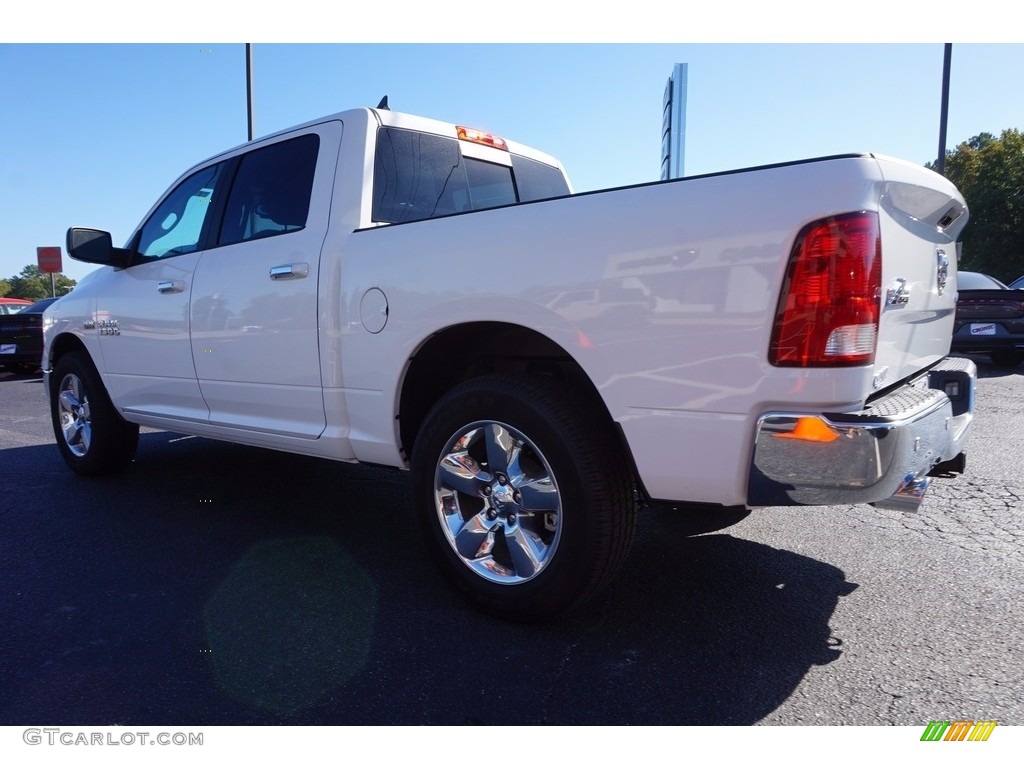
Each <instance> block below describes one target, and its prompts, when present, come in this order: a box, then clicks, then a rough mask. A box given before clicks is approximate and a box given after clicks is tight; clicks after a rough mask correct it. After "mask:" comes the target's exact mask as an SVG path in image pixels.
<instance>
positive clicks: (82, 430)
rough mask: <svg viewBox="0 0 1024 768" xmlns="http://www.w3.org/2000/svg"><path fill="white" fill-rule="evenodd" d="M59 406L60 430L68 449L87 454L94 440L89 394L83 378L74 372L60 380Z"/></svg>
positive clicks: (77, 454)
mask: <svg viewBox="0 0 1024 768" xmlns="http://www.w3.org/2000/svg"><path fill="white" fill-rule="evenodd" d="M57 408H58V418H59V420H60V431H61V434H62V435H63V437H64V443H65V444H66V445H67V447H68V450H69V451H71V452H72V453H73V454H74V455H75V456H79V457H81V456H85V455H86V454H87V453H88V452H89V445H90V443H91V442H92V417H91V415H90V413H89V396H88V394H87V393H86V391H85V387H83V386H82V380H81V379H80V378H78V376H76V375H75V374H73V373H69V374H67V375H66V376H65V377H64V378H63V379H62V380H61V382H60V388H59V390H58V395H57Z"/></svg>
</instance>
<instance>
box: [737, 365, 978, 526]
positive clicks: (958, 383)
mask: <svg viewBox="0 0 1024 768" xmlns="http://www.w3.org/2000/svg"><path fill="white" fill-rule="evenodd" d="M976 381H977V369H976V367H975V365H974V363H973V362H972V361H970V360H967V359H964V358H955V357H947V358H945V359H944V360H942V361H941V362H940V363H939V364H938V365H936V366H935V367H934V368H932V369H930V370H929V371H927V372H926V373H924V374H922V375H921V376H920V377H918V378H917V379H915V380H913V381H911V382H909V383H908V384H905V385H904V386H902V387H900V388H898V389H896V390H894V391H892V392H889V393H887V394H886V395H884V396H883V397H881V398H879V399H878V400H875V401H873V402H872V403H871V404H870V405H869V406H868V407H866V408H865V409H864V410H862V411H858V412H855V413H791V412H789V413H786V412H772V413H765V414H763V415H762V416H761V418H760V419H758V422H757V433H756V436H755V442H754V454H753V459H752V462H751V469H750V477H749V482H748V487H747V503H748V504H749V505H751V506H785V505H794V504H812V505H827V504H861V503H874V504H877V505H878V506H887V507H897V508H907V507H916V506H917V505H918V504H920V500H921V498H922V497H923V495H924V491H925V489H926V488H927V484H928V481H927V476H928V475H929V473H930V472H932V470H933V469H934V468H935V467H936V465H938V464H942V463H943V462H951V460H954V459H957V457H959V455H960V454H961V453H962V451H963V446H964V443H965V442H966V440H967V436H968V433H969V432H970V426H971V420H972V418H973V414H974V390H975V383H976ZM954 465H956V463H955V462H953V463H952V464H945V467H946V468H947V469H948V467H950V466H954Z"/></svg>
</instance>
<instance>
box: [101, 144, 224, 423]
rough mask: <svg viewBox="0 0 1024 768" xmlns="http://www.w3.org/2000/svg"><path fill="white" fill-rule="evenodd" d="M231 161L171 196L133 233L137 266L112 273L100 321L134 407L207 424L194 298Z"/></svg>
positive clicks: (106, 355)
mask: <svg viewBox="0 0 1024 768" xmlns="http://www.w3.org/2000/svg"><path fill="white" fill-rule="evenodd" d="M226 176H227V164H226V163H216V164H214V165H211V166H207V167H206V168H203V169H202V170H199V171H196V172H195V173H193V174H190V175H189V176H188V177H186V178H185V179H184V180H183V181H182V182H181V183H179V184H177V185H176V186H175V187H174V188H173V189H172V190H171V191H170V192H168V193H167V195H165V197H164V198H163V200H161V201H160V203H159V205H158V206H157V207H156V208H155V209H154V210H153V213H151V214H150V216H149V218H147V219H146V221H145V223H143V225H142V227H141V229H140V230H139V231H138V232H137V233H136V235H135V237H134V238H133V245H134V246H135V248H136V250H137V256H136V260H135V263H134V264H133V265H132V266H131V267H128V268H127V269H122V270H119V271H115V272H113V273H111V274H110V275H108V283H107V288H106V290H105V291H104V292H103V294H102V295H101V296H100V297H99V298H98V299H97V304H96V313H95V315H94V317H93V322H94V323H95V325H96V332H97V333H98V334H99V337H100V351H101V354H102V357H103V360H102V368H103V370H104V371H105V372H106V378H107V383H108V386H109V387H110V390H111V394H112V395H113V397H114V400H115V401H116V402H117V403H118V404H119V405H122V406H123V407H124V408H125V409H126V410H127V411H129V412H133V413H139V414H145V415H149V416H160V417H168V418H174V419H185V420H189V421H202V422H205V421H206V420H207V418H208V410H207V407H206V402H205V400H204V399H203V396H202V393H201V392H200V390H199V385H198V383H197V381H196V371H195V367H194V365H193V362H192V348H191V343H190V341H189V300H190V298H191V295H192V280H193V276H194V271H195V267H196V264H198V262H199V258H200V255H201V253H202V251H201V246H202V244H203V243H204V242H205V238H206V237H207V235H208V234H209V230H210V229H211V227H212V226H213V221H214V219H215V218H216V216H215V215H214V214H213V213H212V210H213V205H212V204H211V201H212V200H213V199H214V195H215V194H217V192H219V191H220V190H221V186H222V184H224V183H225V179H226Z"/></svg>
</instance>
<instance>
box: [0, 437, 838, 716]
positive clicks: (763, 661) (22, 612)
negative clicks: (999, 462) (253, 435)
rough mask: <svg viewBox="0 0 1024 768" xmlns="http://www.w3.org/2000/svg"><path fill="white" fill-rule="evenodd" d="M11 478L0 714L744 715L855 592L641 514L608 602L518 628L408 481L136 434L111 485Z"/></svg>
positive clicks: (36, 459)
mask: <svg viewBox="0 0 1024 768" xmlns="http://www.w3.org/2000/svg"><path fill="white" fill-rule="evenodd" d="M0 478H2V479H3V481H4V484H5V487H6V488H5V490H6V492H5V494H4V496H3V499H2V502H0V504H2V506H0V510H2V520H3V524H4V528H5V531H6V533H5V535H4V536H3V537H2V539H0V562H2V563H3V564H4V566H5V572H6V582H7V585H8V589H6V590H4V591H3V592H2V593H0V614H2V615H4V616H5V617H8V621H7V628H6V632H5V633H4V636H3V638H2V639H0V650H2V651H3V653H2V654H0V688H2V689H3V690H4V691H5V692H6V695H5V696H4V697H3V699H2V700H0V724H8V725H9V724H25V723H28V724H31V723H60V724H68V725H73V724H90V725H96V724H102V723H108V724H113V723H116V724H121V725H193V726H195V725H225V724H237V725H273V724H290V725H300V724H310V725H312V724H324V725H327V724H343V725H358V724H434V725H447V724H480V725H532V724H555V725H560V724H561V725H569V724H634V725H642V724H680V725H695V724H702V725H710V724H721V725H727V724H728V725H737V724H750V723H755V722H757V721H759V720H760V719H762V718H764V717H765V716H766V715H768V714H770V713H771V712H772V711H773V710H774V709H775V708H777V707H778V706H779V705H780V704H781V703H782V702H784V701H785V700H786V698H787V697H788V696H790V695H791V694H792V693H793V691H794V689H795V688H796V687H797V685H798V684H799V683H800V681H801V679H802V678H803V677H804V675H805V674H806V673H807V671H808V670H809V669H810V668H811V667H813V666H816V665H821V664H828V663H830V662H831V661H834V660H835V659H837V658H838V657H839V656H840V654H841V653H842V641H841V639H838V638H834V637H832V635H831V632H830V629H829V620H830V618H831V615H832V613H833V611H834V609H835V607H836V605H837V603H838V600H839V598H840V597H842V596H843V595H846V594H849V593H850V592H851V591H852V590H853V589H855V587H856V585H853V584H850V583H848V582H846V580H845V577H844V574H843V573H842V572H841V571H840V570H839V569H837V568H835V567H833V566H831V565H828V564H826V563H822V562H819V561H816V560H813V559H810V558H807V557H803V556H801V555H798V554H795V553H793V552H788V551H784V550H779V549H774V548H772V547H768V546H765V545H762V544H759V543H756V542H752V541H747V540H744V539H741V538H737V537H735V536H731V535H729V534H728V533H714V534H707V535H703V536H696V537H694V536H690V535H689V534H688V529H687V525H686V523H685V521H682V520H681V519H680V518H679V517H678V515H674V514H672V513H668V512H651V513H649V514H645V515H644V516H643V518H642V519H641V522H640V525H639V530H638V534H637V540H636V544H635V546H634V549H633V551H632V554H631V557H630V559H629V560H628V562H627V564H626V566H625V568H624V569H623V572H622V573H621V574H620V576H619V578H618V579H617V580H616V582H615V583H614V584H613V585H612V587H611V588H610V589H609V590H608V591H607V592H606V593H605V594H603V595H602V596H601V597H600V598H598V599H597V600H596V601H594V602H593V603H591V604H590V605H588V606H587V607H586V608H585V609H582V610H579V611H577V612H575V613H573V614H570V615H568V616H566V617H564V618H562V619H561V620H559V621H558V622H554V623H550V624H546V625H541V626H521V625H516V624H510V623H506V622H503V621H499V620H496V619H493V618H490V617H488V616H484V615H481V614H479V613H477V612H475V611H473V610H472V609H471V608H469V607H468V606H467V605H466V604H465V603H463V601H462V600H461V598H459V597H458V596H457V595H456V594H455V592H454V591H453V590H452V589H450V588H449V587H448V585H447V584H446V583H445V582H444V581H443V579H442V578H441V577H440V575H439V574H438V573H437V572H436V571H435V569H434V567H433V565H432V563H431V562H430V561H429V559H428V557H427V554H426V552H425V551H424V549H423V547H422V545H421V542H420V540H419V536H418V531H417V529H416V526H415V525H414V521H413V519H412V515H411V513H410V510H409V508H410V504H409V488H408V476H407V475H406V474H405V473H401V472H394V471H390V470H383V469H378V468H374V467H365V466H349V465H341V464H336V463H332V462H327V461H322V460H318V459H309V458H304V457H299V456H290V455H282V454H278V453H272V452H269V451H261V450H258V449H252V448H245V447H240V446H234V445H229V444H225V443H217V442H212V441H207V440H202V439H199V438H185V437H182V436H179V435H174V434H172V433H167V432H147V433H144V434H143V435H142V438H141V441H140V450H139V454H138V458H137V460H136V462H135V463H134V464H133V465H132V467H131V468H130V469H129V470H128V471H127V472H126V473H125V474H123V475H121V476H118V477H114V478H105V479H99V480H86V479H82V478H78V477H76V476H73V475H72V474H71V473H70V472H69V471H68V470H67V469H66V468H65V467H64V465H63V463H62V462H61V461H60V458H59V456H58V455H57V451H56V449H55V448H54V447H53V446H52V445H44V446H32V447H27V448H11V449H8V450H3V451H0Z"/></svg>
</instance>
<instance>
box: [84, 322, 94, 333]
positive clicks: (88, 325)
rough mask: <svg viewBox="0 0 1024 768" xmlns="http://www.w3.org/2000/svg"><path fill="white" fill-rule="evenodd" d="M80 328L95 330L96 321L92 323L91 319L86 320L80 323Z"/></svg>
mask: <svg viewBox="0 0 1024 768" xmlns="http://www.w3.org/2000/svg"><path fill="white" fill-rule="evenodd" d="M82 328H83V329H85V330H87V331H93V330H96V323H94V322H93V321H92V320H86V321H85V322H84V323H82Z"/></svg>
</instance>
